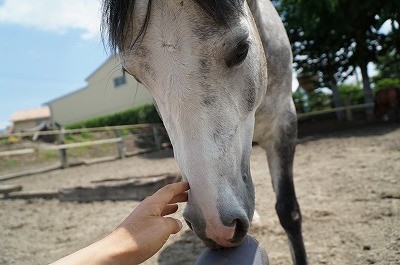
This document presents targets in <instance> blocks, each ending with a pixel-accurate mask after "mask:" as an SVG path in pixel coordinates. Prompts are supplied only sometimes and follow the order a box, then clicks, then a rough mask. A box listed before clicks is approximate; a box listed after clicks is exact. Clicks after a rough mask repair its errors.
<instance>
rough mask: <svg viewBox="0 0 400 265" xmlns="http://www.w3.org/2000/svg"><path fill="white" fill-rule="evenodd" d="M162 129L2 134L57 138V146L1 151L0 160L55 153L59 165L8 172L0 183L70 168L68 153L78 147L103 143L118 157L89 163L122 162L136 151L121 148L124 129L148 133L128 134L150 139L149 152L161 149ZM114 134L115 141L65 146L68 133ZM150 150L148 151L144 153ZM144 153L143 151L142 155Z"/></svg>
mask: <svg viewBox="0 0 400 265" xmlns="http://www.w3.org/2000/svg"><path fill="white" fill-rule="evenodd" d="M162 128H163V126H162V125H161V124H141V125H124V126H112V127H111V126H110V127H98V128H85V129H73V130H65V129H62V130H54V131H43V132H24V133H14V134H3V135H0V138H3V139H4V138H16V137H17V138H22V137H25V138H26V137H29V138H32V139H33V140H36V139H38V138H39V137H40V136H51V135H53V136H57V137H56V138H57V141H56V144H52V145H43V146H40V147H38V148H25V149H17V150H7V151H0V158H2V157H8V156H21V155H29V154H36V153H40V152H45V151H58V152H59V157H60V163H59V164H57V165H53V166H47V167H41V168H37V169H31V170H27V171H22V172H16V173H11V174H7V175H3V176H0V180H6V179H12V178H16V177H20V176H25V175H32V174H37V173H43V172H46V171H50V170H54V169H58V168H67V167H69V166H71V164H70V163H69V161H68V154H67V150H69V149H73V148H79V147H86V146H96V145H104V144H116V146H117V149H118V157H105V158H104V157H103V158H98V159H92V160H91V161H90V163H95V162H101V161H109V160H114V159H123V158H125V157H126V156H131V155H136V154H138V152H135V153H129V152H127V151H126V149H125V145H124V137H123V136H122V131H123V130H141V131H143V130H147V131H148V132H147V133H143V132H138V133H130V134H129V135H133V136H146V135H147V136H152V137H153V139H154V143H155V148H152V149H151V150H159V149H161V148H162V142H161V135H160V134H161V133H163V132H162V131H161V130H162ZM106 131H113V132H114V134H115V138H111V139H102V140H95V141H85V142H79V143H67V144H66V143H65V135H67V134H79V133H88V132H106ZM145 151H149V150H145ZM141 153H143V151H142V152H141Z"/></svg>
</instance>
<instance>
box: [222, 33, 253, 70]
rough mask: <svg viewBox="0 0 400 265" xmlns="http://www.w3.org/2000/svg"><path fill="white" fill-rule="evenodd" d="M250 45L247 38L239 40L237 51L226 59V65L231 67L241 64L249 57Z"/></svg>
mask: <svg viewBox="0 0 400 265" xmlns="http://www.w3.org/2000/svg"><path fill="white" fill-rule="evenodd" d="M249 47H250V45H249V41H248V40H247V39H246V40H243V41H241V42H239V43H238V45H237V46H236V49H235V51H234V52H233V53H232V54H231V55H230V56H229V57H228V58H227V59H226V60H225V63H226V66H228V67H229V68H230V67H233V66H235V65H239V64H241V63H242V62H243V61H244V59H246V57H247V54H248V52H249Z"/></svg>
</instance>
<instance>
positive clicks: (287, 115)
mask: <svg viewBox="0 0 400 265" xmlns="http://www.w3.org/2000/svg"><path fill="white" fill-rule="evenodd" d="M103 32H104V33H105V34H106V36H107V38H108V39H109V41H110V44H111V47H112V48H113V49H115V50H117V51H118V53H119V55H120V57H121V61H122V64H123V67H124V68H125V69H126V71H127V72H128V73H130V74H131V75H132V76H134V77H135V78H136V79H137V80H138V81H139V82H141V83H143V84H144V85H145V86H146V87H147V88H148V89H149V90H150V92H151V93H152V95H153V97H154V100H155V102H156V104H157V107H158V110H159V113H160V115H161V117H162V119H163V122H164V125H165V127H166V129H167V131H168V134H169V136H170V139H171V142H172V145H173V148H174V155H175V158H176V161H177V163H178V165H179V167H180V169H181V172H182V175H183V177H184V179H185V180H186V181H188V182H189V184H190V191H189V201H188V203H187V206H186V208H185V211H184V218H185V220H186V222H187V223H188V225H189V227H190V228H191V229H192V230H193V231H194V233H195V234H196V235H197V236H198V237H199V238H201V239H202V240H203V241H204V243H205V244H206V245H207V246H208V247H210V248H219V247H234V246H237V245H238V244H240V242H241V241H242V239H243V238H244V236H245V235H246V234H247V231H248V229H249V226H250V222H251V220H252V219H253V215H254V210H255V209H254V208H255V202H254V186H253V183H252V179H251V175H250V152H251V148H252V140H254V141H256V142H258V144H259V145H260V146H261V147H262V148H264V149H265V150H266V152H267V157H268V164H269V168H270V172H271V177H272V183H273V187H274V191H275V193H276V197H277V202H276V211H277V213H278V216H279V219H280V222H281V224H282V226H283V227H284V229H285V231H286V233H287V235H288V238H289V242H290V247H291V250H292V257H293V262H294V264H298V265H299V264H307V258H306V252H305V250H304V244H303V239H302V234H301V213H300V208H299V205H298V203H297V200H296V195H295V190H294V185H293V173H292V167H293V157H294V152H295V142H296V135H297V119H296V113H295V108H294V105H293V101H292V98H291V82H292V70H291V63H292V54H291V48H290V44H289V41H288V38H287V35H286V32H285V29H284V27H283V25H282V22H281V21H280V18H279V16H278V14H277V12H276V11H275V9H274V7H273V5H272V4H271V2H270V1H268V0H247V2H246V1H244V0H104V1H103Z"/></svg>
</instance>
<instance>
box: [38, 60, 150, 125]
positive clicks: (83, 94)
mask: <svg viewBox="0 0 400 265" xmlns="http://www.w3.org/2000/svg"><path fill="white" fill-rule="evenodd" d="M86 82H87V86H86V87H84V88H82V89H79V90H77V91H74V92H72V93H70V94H67V95H64V96H62V97H59V98H57V99H54V100H52V101H50V102H48V103H46V105H48V106H49V107H50V111H51V122H52V124H53V125H54V124H60V125H67V124H70V123H74V122H78V121H82V120H86V119H89V118H94V117H98V116H101V115H106V114H112V113H115V112H119V111H122V110H126V109H128V108H131V107H134V106H138V105H143V104H152V103H153V98H152V96H151V94H150V92H149V91H148V90H147V89H146V88H145V87H144V86H143V85H142V84H140V83H139V82H137V81H136V79H135V78H133V77H132V76H130V75H129V74H127V73H126V72H124V71H123V69H122V66H121V64H120V61H119V58H118V57H117V56H112V57H110V58H109V59H108V60H107V61H106V62H104V64H103V65H101V66H100V67H99V68H98V69H97V70H96V71H95V72H94V73H92V74H91V75H90V76H89V77H88V78H87V79H86Z"/></svg>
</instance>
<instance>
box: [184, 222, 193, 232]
mask: <svg viewBox="0 0 400 265" xmlns="http://www.w3.org/2000/svg"><path fill="white" fill-rule="evenodd" d="M185 222H186V224H187V225H188V226H189V228H190V230H192V231H193V227H192V224H191V223H190V222H189V221H188V220H186V219H185Z"/></svg>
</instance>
